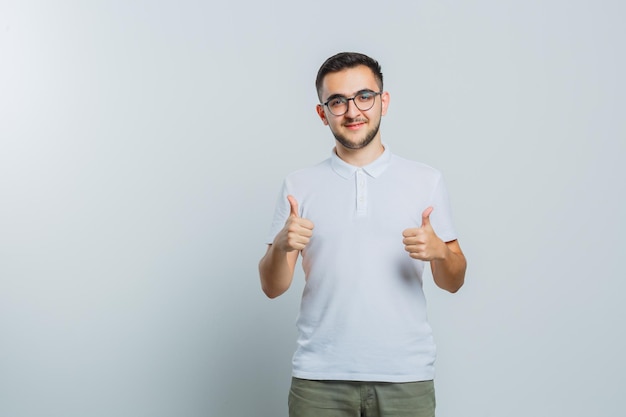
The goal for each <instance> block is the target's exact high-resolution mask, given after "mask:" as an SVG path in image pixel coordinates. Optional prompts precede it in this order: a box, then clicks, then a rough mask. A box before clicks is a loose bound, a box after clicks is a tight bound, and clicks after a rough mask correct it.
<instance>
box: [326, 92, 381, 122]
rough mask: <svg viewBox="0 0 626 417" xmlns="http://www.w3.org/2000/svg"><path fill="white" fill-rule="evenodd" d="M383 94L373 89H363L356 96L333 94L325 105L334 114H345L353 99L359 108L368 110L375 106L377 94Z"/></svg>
mask: <svg viewBox="0 0 626 417" xmlns="http://www.w3.org/2000/svg"><path fill="white" fill-rule="evenodd" d="M381 94H382V91H381V92H376V91H372V90H361V91H359V92H358V93H356V95H355V96H354V97H350V98H347V97H344V96H340V95H336V96H331V97H330V98H329V99H328V100H327V101H326V103H323V104H322V105H323V106H326V107H328V111H330V112H331V114H333V115H334V116H343V115H344V114H346V113H347V112H348V102H349V101H350V100H352V102H353V103H354V105H355V106H356V108H357V109H359V110H361V111H367V110H369V109H371V108H372V107H373V106H374V102H375V101H376V96H379V95H381Z"/></svg>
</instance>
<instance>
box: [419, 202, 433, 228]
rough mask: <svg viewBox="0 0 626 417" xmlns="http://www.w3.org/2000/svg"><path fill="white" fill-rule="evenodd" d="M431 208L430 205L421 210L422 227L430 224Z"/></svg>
mask: <svg viewBox="0 0 626 417" xmlns="http://www.w3.org/2000/svg"><path fill="white" fill-rule="evenodd" d="M433 210H434V209H433V208H432V207H428V208H426V210H424V211H423V212H422V227H425V226H430V213H432V212H433Z"/></svg>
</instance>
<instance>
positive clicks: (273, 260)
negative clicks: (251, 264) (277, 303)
mask: <svg viewBox="0 0 626 417" xmlns="http://www.w3.org/2000/svg"><path fill="white" fill-rule="evenodd" d="M297 257H298V251H292V252H285V251H281V250H280V249H278V247H277V246H276V245H270V246H269V247H268V249H267V253H266V254H265V256H264V257H263V258H261V261H260V262H259V276H260V277H261V289H262V290H263V292H264V293H265V295H267V296H268V297H269V298H276V297H278V296H279V295H281V294H283V293H284V292H285V291H287V289H289V286H290V285H291V281H292V280H293V273H294V269H295V263H296V262H295V261H296V259H297Z"/></svg>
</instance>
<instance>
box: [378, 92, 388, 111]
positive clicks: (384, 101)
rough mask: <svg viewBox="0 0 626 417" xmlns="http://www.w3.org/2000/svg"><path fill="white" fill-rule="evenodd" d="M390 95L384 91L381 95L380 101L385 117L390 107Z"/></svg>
mask: <svg viewBox="0 0 626 417" xmlns="http://www.w3.org/2000/svg"><path fill="white" fill-rule="evenodd" d="M389 100H390V97H389V93H388V92H387V91H383V93H382V94H381V95H380V101H381V103H382V106H383V108H382V113H381V114H382V115H383V116H384V115H385V114H387V107H389Z"/></svg>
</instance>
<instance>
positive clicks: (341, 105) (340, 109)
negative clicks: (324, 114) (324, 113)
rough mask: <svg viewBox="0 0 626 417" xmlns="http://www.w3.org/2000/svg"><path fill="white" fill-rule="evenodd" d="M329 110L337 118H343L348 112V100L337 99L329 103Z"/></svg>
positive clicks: (343, 98)
mask: <svg viewBox="0 0 626 417" xmlns="http://www.w3.org/2000/svg"><path fill="white" fill-rule="evenodd" d="M327 106H328V110H330V112H331V113H332V114H334V115H335V116H341V115H342V114H344V113H345V112H347V111H348V100H347V99H346V98H345V97H335V98H334V99H332V100H330V101H329V102H328V105H327Z"/></svg>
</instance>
